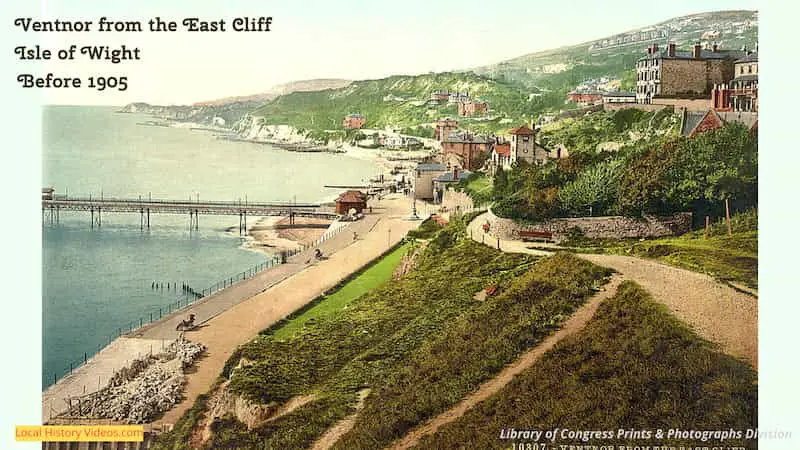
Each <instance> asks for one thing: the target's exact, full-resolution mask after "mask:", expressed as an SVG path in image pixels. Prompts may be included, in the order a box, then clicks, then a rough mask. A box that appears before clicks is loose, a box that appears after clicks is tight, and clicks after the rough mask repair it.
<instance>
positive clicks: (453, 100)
mask: <svg viewBox="0 0 800 450" xmlns="http://www.w3.org/2000/svg"><path fill="white" fill-rule="evenodd" d="M468 101H469V92H451V93H450V95H449V96H448V97H447V104H448V105H455V104H457V103H466V102H468Z"/></svg>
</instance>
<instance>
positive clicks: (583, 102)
mask: <svg viewBox="0 0 800 450" xmlns="http://www.w3.org/2000/svg"><path fill="white" fill-rule="evenodd" d="M567 100H568V101H570V102H572V103H575V104H577V105H578V106H581V107H586V106H593V105H599V104H600V103H602V102H603V93H602V92H600V91H583V90H576V91H572V92H570V93H569V94H567Z"/></svg>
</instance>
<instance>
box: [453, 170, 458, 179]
mask: <svg viewBox="0 0 800 450" xmlns="http://www.w3.org/2000/svg"><path fill="white" fill-rule="evenodd" d="M453 181H458V166H455V167H453Z"/></svg>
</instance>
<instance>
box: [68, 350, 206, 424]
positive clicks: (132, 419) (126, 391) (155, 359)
mask: <svg viewBox="0 0 800 450" xmlns="http://www.w3.org/2000/svg"><path fill="white" fill-rule="evenodd" d="M204 351H205V346H203V345H202V344H200V343H197V342H190V341H187V340H185V339H183V338H180V339H178V340H176V341H174V342H173V343H171V344H170V345H169V346H168V347H167V348H166V349H164V351H163V352H162V353H159V354H157V355H147V356H145V357H143V358H141V359H137V360H134V361H133V362H132V363H131V364H130V365H129V366H128V367H124V368H122V369H120V370H119V371H117V372H116V373H115V374H114V376H112V377H111V379H110V380H109V382H108V384H107V385H106V387H104V388H103V389H101V390H99V391H97V392H94V393H92V394H89V395H87V396H84V397H82V398H80V399H77V402H76V401H73V403H72V408H71V410H70V412H69V413H68V414H69V415H72V416H80V417H85V418H93V419H112V420H115V421H120V422H125V423H132V424H133V423H146V422H151V421H153V420H154V419H156V418H157V417H158V416H159V415H160V414H161V413H163V412H164V411H167V410H168V409H170V408H171V407H172V406H173V405H175V404H177V403H178V402H179V401H180V400H181V392H182V391H183V385H184V383H185V381H186V376H185V375H184V370H185V369H186V368H188V367H190V366H191V365H192V364H193V363H194V362H195V361H196V360H197V358H198V357H199V356H200V355H201V354H202V353H203V352H204Z"/></svg>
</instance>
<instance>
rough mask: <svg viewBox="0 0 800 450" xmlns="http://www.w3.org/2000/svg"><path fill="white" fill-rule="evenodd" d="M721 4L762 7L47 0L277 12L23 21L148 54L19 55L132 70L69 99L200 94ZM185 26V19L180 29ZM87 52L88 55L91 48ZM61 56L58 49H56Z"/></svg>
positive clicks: (488, 48) (504, 48)
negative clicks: (212, 24) (242, 20)
mask: <svg viewBox="0 0 800 450" xmlns="http://www.w3.org/2000/svg"><path fill="white" fill-rule="evenodd" d="M719 9H757V5H756V2H755V1H753V0H749V1H748V0H727V1H716V0H710V1H709V0H704V1H702V2H699V1H697V0H672V1H670V2H648V1H641V0H635V1H628V0H624V1H614V2H607V1H606V2H603V1H597V0H593V1H560V2H559V1H544V2H533V1H530V0H521V1H511V0H508V1H494V2H488V1H486V0H479V1H473V0H467V1H464V0H462V1H438V0H437V1H431V0H405V1H401V2H391V3H390V2H378V1H373V2H340V1H337V2H333V1H329V2H322V1H303V2H300V1H284V2H275V1H273V2H266V1H263V0H220V1H215V2H208V1H203V2H199V1H197V0H157V1H156V0H139V1H136V2H115V3H113V4H110V3H109V2H107V1H101V0H82V1H67V0H60V1H55V0H51V1H46V0H45V1H42V3H41V9H38V8H36V5H32V6H31V9H30V10H29V11H28V14H30V16H31V17H34V18H36V17H39V18H41V19H49V20H53V19H57V18H60V19H86V20H93V21H94V23H95V24H96V23H97V20H98V19H99V17H101V16H106V17H108V18H109V19H116V20H123V19H127V20H141V21H142V22H146V21H147V20H148V19H150V18H152V17H154V16H160V17H162V18H164V19H171V20H176V21H179V22H180V21H181V20H182V19H183V18H185V17H200V18H204V19H209V20H216V19H225V20H226V22H228V27H229V28H230V22H231V20H232V19H234V18H236V17H259V16H272V17H273V23H272V31H271V32H268V33H245V32H233V31H228V32H225V33H189V32H183V31H180V32H175V33H151V32H149V31H147V30H146V28H145V30H146V31H145V32H143V33H127V34H116V33H33V32H27V33H25V32H23V31H22V30H21V29H19V28H18V27H14V29H13V33H12V38H13V39H14V40H15V45H35V44H36V43H37V40H38V39H41V43H42V45H43V46H45V47H47V48H51V49H53V50H57V49H60V48H65V47H68V46H69V45H70V44H77V45H78V46H79V47H80V46H82V45H112V46H118V45H120V44H126V45H127V46H128V47H139V48H140V49H141V58H142V59H141V61H129V62H122V63H120V64H111V63H99V62H89V61H85V60H83V59H76V60H74V61H65V62H62V61H57V60H56V61H49V62H47V63H46V64H45V65H44V66H43V67H37V66H36V64H35V63H30V62H22V61H18V65H19V68H20V72H22V73H34V74H35V73H47V72H53V73H54V74H56V75H62V76H69V75H82V76H83V77H84V78H86V77H88V76H90V75H125V76H127V77H128V84H129V87H128V89H127V91H125V92H116V91H115V92H103V93H99V92H97V91H95V90H92V89H88V88H81V89H62V90H48V91H46V92H45V96H44V98H43V100H44V101H45V102H47V103H65V104H125V103H128V102H132V101H146V102H150V103H162V104H166V103H192V102H195V101H200V100H207V99H214V98H219V97H225V96H231V95H247V94H253V93H257V92H261V91H264V90H267V89H268V88H269V87H270V86H272V85H275V84H278V83H283V82H287V81H293V80H300V79H309V78H347V79H364V78H379V77H383V76H387V75H391V74H415V73H423V72H428V71H445V70H452V69H463V68H469V67H474V66H480V65H484V64H487V63H492V62H497V61H501V60H504V59H508V58H513V57H516V56H520V55H523V54H526V53H531V52H535V51H538V50H545V49H549V48H554V47H559V46H562V45H570V44H577V43H581V42H585V41H588V40H592V39H596V38H601V37H604V36H607V35H610V34H614V33H617V32H622V31H626V30H628V29H631V28H637V27H640V26H646V25H650V24H653V23H656V22H659V21H663V20H666V19H670V18H672V17H675V16H680V15H684V14H691V13H696V12H703V11H712V10H719ZM180 29H182V28H180V27H179V30H180ZM81 58H83V57H81ZM54 59H55V58H54Z"/></svg>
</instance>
